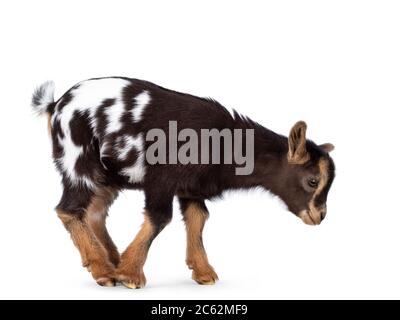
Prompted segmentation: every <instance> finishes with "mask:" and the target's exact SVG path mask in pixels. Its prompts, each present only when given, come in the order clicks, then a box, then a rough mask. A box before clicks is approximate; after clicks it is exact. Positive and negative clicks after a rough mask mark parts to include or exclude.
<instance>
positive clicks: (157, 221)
mask: <svg viewBox="0 0 400 320" xmlns="http://www.w3.org/2000/svg"><path fill="white" fill-rule="evenodd" d="M155 203H156V204H155ZM154 204H155V205H154ZM171 217H172V198H171V199H168V200H167V202H163V201H162V200H158V201H157V200H156V201H152V200H149V199H148V198H147V196H146V208H145V212H144V223H143V225H142V227H141V229H140V231H139V233H138V234H137V235H136V237H135V239H134V240H133V242H132V243H131V244H130V245H129V246H128V248H127V249H126V250H125V252H124V253H123V254H122V256H121V263H120V264H119V266H118V269H117V278H118V280H119V281H121V282H122V284H123V285H124V286H125V287H127V288H130V289H138V288H142V287H144V286H145V284H146V277H145V275H144V272H143V266H144V264H145V262H146V258H147V254H148V251H149V249H150V245H151V243H152V242H153V240H154V238H155V237H156V236H157V235H158V234H159V233H160V232H161V230H162V229H163V228H164V227H165V226H166V225H167V224H168V223H169V222H170V220H171Z"/></svg>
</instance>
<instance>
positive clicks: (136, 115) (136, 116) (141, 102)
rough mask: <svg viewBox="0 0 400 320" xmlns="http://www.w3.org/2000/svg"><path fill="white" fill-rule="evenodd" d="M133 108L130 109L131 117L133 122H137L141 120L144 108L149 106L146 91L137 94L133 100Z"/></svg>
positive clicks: (148, 95)
mask: <svg viewBox="0 0 400 320" xmlns="http://www.w3.org/2000/svg"><path fill="white" fill-rule="evenodd" d="M134 100H135V106H134V108H133V109H132V116H133V121H134V122H139V121H140V120H142V114H143V111H144V109H145V108H146V106H147V105H148V104H149V102H150V100H151V98H150V94H149V92H148V91H147V90H145V91H143V92H142V93H140V94H138V95H137V96H136V97H135V98H134Z"/></svg>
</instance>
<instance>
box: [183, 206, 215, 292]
mask: <svg viewBox="0 0 400 320" xmlns="http://www.w3.org/2000/svg"><path fill="white" fill-rule="evenodd" d="M207 217H208V213H207V212H206V211H204V210H203V209H202V208H201V207H200V206H199V204H197V203H196V202H193V203H191V204H189V206H188V207H187V209H186V210H185V212H184V220H185V224H186V235H187V249H186V263H187V265H188V266H189V268H190V269H192V270H193V274H192V278H193V280H195V281H196V282H198V283H199V284H214V283H215V282H216V281H217V280H218V276H217V274H216V273H215V271H214V269H213V267H211V265H210V264H209V263H208V259H207V254H206V251H205V249H204V246H203V239H202V233H203V228H204V224H205V222H206V220H207Z"/></svg>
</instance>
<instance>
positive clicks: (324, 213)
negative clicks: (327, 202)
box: [321, 210, 326, 221]
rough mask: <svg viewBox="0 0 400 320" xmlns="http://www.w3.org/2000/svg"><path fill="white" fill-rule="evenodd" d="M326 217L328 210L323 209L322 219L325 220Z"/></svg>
mask: <svg viewBox="0 0 400 320" xmlns="http://www.w3.org/2000/svg"><path fill="white" fill-rule="evenodd" d="M325 217H326V210H322V211H321V221H322V220H324V219H325Z"/></svg>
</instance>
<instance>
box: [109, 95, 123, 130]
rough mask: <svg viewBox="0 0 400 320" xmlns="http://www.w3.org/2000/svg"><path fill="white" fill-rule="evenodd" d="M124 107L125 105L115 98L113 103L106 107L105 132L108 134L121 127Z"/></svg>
mask: <svg viewBox="0 0 400 320" xmlns="http://www.w3.org/2000/svg"><path fill="white" fill-rule="evenodd" d="M124 109H125V107H124V104H123V103H122V101H121V100H117V101H116V102H115V104H113V105H112V106H109V107H108V108H107V109H106V111H105V114H106V115H107V118H108V124H107V128H106V134H110V133H113V132H116V131H118V130H120V129H121V127H122V123H121V117H122V114H123V113H124Z"/></svg>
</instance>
